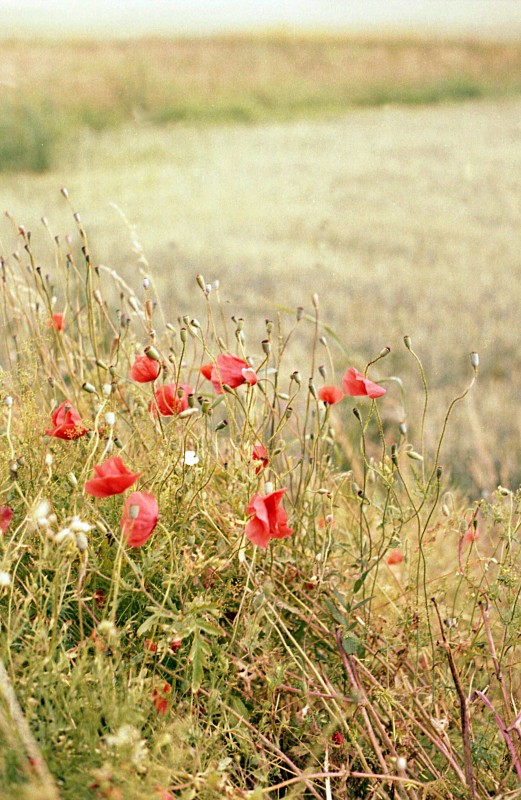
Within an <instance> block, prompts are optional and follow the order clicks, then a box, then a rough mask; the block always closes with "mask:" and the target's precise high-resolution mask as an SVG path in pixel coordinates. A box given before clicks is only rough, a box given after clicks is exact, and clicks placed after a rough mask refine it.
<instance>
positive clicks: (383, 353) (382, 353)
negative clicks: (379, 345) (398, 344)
mask: <svg viewBox="0 0 521 800" xmlns="http://www.w3.org/2000/svg"><path fill="white" fill-rule="evenodd" d="M390 352H391V348H390V347H384V348H383V350H380V354H379V356H378V358H385V356H388V355H389V353H390Z"/></svg>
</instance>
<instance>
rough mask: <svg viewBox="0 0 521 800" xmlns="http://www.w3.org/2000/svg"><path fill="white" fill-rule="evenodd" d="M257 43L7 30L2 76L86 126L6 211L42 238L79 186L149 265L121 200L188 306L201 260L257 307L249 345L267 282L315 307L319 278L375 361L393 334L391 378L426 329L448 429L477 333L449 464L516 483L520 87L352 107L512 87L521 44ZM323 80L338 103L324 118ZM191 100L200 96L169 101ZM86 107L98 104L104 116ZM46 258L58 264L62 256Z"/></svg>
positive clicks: (8, 195)
mask: <svg viewBox="0 0 521 800" xmlns="http://www.w3.org/2000/svg"><path fill="white" fill-rule="evenodd" d="M248 41H249V43H250V44H249V49H247V48H245V43H244V40H241V39H240V38H237V37H235V38H233V39H226V38H221V39H216V40H203V41H201V40H197V41H195V40H194V41H187V42H184V43H177V44H176V46H175V47H174V45H172V44H171V43H168V42H165V41H157V42H133V43H119V44H114V43H100V44H98V45H96V46H91V45H87V44H80V45H78V46H77V47H76V48H75V49H74V50H73V49H72V48H71V47H70V46H68V45H63V44H61V43H55V44H45V45H44V44H42V45H38V46H37V47H35V49H34V51H31V52H29V50H28V49H27V46H26V45H23V46H22V45H21V44H16V43H6V44H5V47H4V48H3V52H2V54H1V56H0V73H1V75H2V85H3V89H2V91H3V92H7V93H9V92H14V91H15V88H14V87H16V95H17V98H18V100H20V98H23V97H26V98H30V102H29V100H27V102H28V103H29V105H30V106H31V104H32V106H31V107H33V106H34V107H36V105H37V102H36V99H37V100H38V103H41V104H43V103H44V101H45V103H47V104H48V106H49V108H53V109H55V110H56V115H57V117H56V118H59V114H60V113H62V112H63V110H64V109H65V110H66V118H67V119H69V120H70V119H72V117H73V116H74V115H76V116H77V118H78V119H79V120H80V122H81V123H82V125H81V126H80V127H79V128H74V130H75V131H76V133H75V134H74V140H73V142H72V143H71V142H69V143H68V144H62V145H61V146H60V147H59V148H58V150H57V153H56V156H55V159H54V162H53V163H54V166H53V168H52V169H51V170H50V171H48V172H47V173H46V174H41V175H32V174H29V173H23V174H17V173H15V174H11V175H5V176H4V177H3V180H2V192H1V198H2V202H1V207H2V209H5V210H9V211H10V212H11V214H12V216H13V219H14V220H15V222H16V223H17V224H20V223H23V224H25V226H26V227H27V228H30V229H31V230H32V231H33V237H36V238H38V237H40V239H41V243H42V248H43V250H41V252H42V251H43V252H44V251H45V246H46V245H45V236H44V230H43V228H42V226H41V225H40V223H39V219H40V217H41V216H42V215H45V216H46V217H47V218H48V219H49V221H50V223H51V226H52V227H53V229H54V230H55V231H56V232H57V233H58V232H60V233H62V232H63V231H66V230H67V229H68V228H69V229H72V222H71V219H70V211H69V209H68V208H66V207H65V205H64V202H63V198H62V197H61V196H60V193H59V187H60V186H61V185H66V186H67V187H68V189H69V192H70V194H71V197H72V199H73V202H74V204H75V206H76V207H77V209H78V210H79V211H80V212H81V214H82V219H83V220H84V223H85V225H86V227H87V230H88V232H89V233H90V238H91V243H92V249H93V251H94V253H95V256H96V258H97V259H98V260H99V261H101V262H103V263H105V264H107V265H109V266H113V267H115V268H116V269H118V270H121V271H122V272H123V274H124V275H125V276H126V277H128V278H129V280H135V279H136V277H137V271H138V269H139V256H138V254H136V252H135V248H133V245H132V238H133V234H132V233H131V232H130V231H129V228H128V226H127V225H126V224H125V222H124V221H123V219H122V217H121V215H120V214H119V212H118V210H117V209H115V208H114V207H113V205H112V204H115V205H116V206H118V207H119V209H121V211H122V212H123V213H124V214H125V215H126V217H127V218H128V220H129V222H130V223H131V224H132V225H134V226H135V235H136V237H137V238H138V239H139V242H140V244H141V245H142V247H143V250H144V252H145V254H146V257H147V259H148V261H149V262H150V265H151V266H152V267H153V268H154V270H155V272H156V274H157V275H158V276H159V282H160V284H161V287H162V292H163V294H164V296H165V297H167V298H168V300H169V302H168V306H169V309H170V314H171V318H172V319H175V318H176V317H177V316H178V315H179V314H183V313H185V312H186V311H187V310H188V309H187V308H186V307H185V303H186V298H187V293H188V287H191V286H192V284H193V281H194V279H195V275H196V274H197V273H198V272H201V271H202V272H204V274H205V275H206V276H207V277H208V279H215V278H218V279H219V280H220V281H221V286H222V294H223V297H225V298H227V299H228V300H229V302H230V305H229V308H230V314H232V313H237V314H239V315H243V316H245V317H249V318H250V319H251V325H252V327H251V330H250V332H249V336H250V339H251V341H252V346H253V342H255V343H256V334H257V333H258V337H257V338H259V340H260V338H262V320H258V319H257V309H258V307H259V298H264V301H265V303H266V305H267V307H268V308H271V309H272V310H271V312H270V313H272V314H273V315H276V314H277V309H278V308H279V307H284V308H286V307H289V308H294V307H295V306H296V305H304V306H307V305H309V294H310V292H312V291H318V292H319V294H320V298H321V304H322V308H323V312H322V313H323V319H324V320H325V321H327V323H328V324H329V325H331V326H332V328H333V329H334V331H335V332H336V334H337V335H338V336H339V338H340V340H341V341H342V343H343V345H344V347H345V348H346V349H347V352H348V353H349V354H351V355H353V356H354V357H356V355H357V354H364V357H363V358H365V356H366V355H367V354H370V353H377V352H379V350H380V349H381V347H382V346H384V345H389V346H391V348H392V354H391V356H390V358H389V360H388V361H386V364H385V366H386V370H387V372H386V374H397V375H400V376H401V377H402V378H403V379H404V380H405V381H407V382H408V384H409V385H410V386H411V388H414V389H415V388H416V386H417V385H419V378H418V375H417V374H415V373H414V372H412V371H411V366H410V363H409V361H408V360H407V359H406V358H405V354H404V352H403V351H404V348H403V344H402V341H401V339H402V336H403V335H404V334H409V335H411V337H412V339H413V343H414V346H415V349H416V350H417V351H418V352H419V353H420V354H421V355H422V358H423V359H424V361H425V366H426V369H427V370H428V373H429V377H430V382H431V386H432V403H431V406H432V420H431V425H430V427H429V431H430V433H431V437H432V439H433V438H434V435H435V433H436V432H437V431H438V430H439V426H440V424H441V419H442V416H443V410H444V403H445V401H447V400H448V398H449V397H451V396H453V394H454V392H455V391H457V390H458V389H459V388H460V387H462V386H463V385H465V381H466V379H467V375H466V373H465V369H466V366H465V365H466V364H467V358H468V353H469V352H470V351H471V350H478V351H479V352H480V356H481V363H482V368H481V374H480V381H479V384H478V387H477V389H476V391H475V393H474V395H473V397H472V399H471V400H470V401H469V402H468V403H466V405H465V406H464V407H462V409H461V410H460V411H459V416H458V422H457V425H456V426H455V430H454V431H453V436H452V437H451V445H450V451H449V450H448V451H447V453H446V456H445V459H443V458H442V461H443V460H444V463H445V464H446V466H447V467H449V468H450V469H451V471H452V472H453V474H454V476H455V479H456V481H457V482H460V483H461V484H462V485H463V486H464V487H466V488H468V487H469V485H472V487H473V489H475V488H478V489H479V490H482V491H489V490H490V489H491V488H493V487H494V486H495V485H496V484H497V482H498V481H501V482H503V483H508V482H509V481H510V482H514V483H517V482H519V480H520V479H521V470H520V468H519V465H518V459H517V457H516V452H517V446H518V442H519V422H518V414H517V403H516V400H517V396H518V393H519V391H520V388H521V379H520V378H519V360H520V359H519V354H518V347H517V320H518V305H519V294H520V293H519V290H518V288H517V272H518V271H519V208H520V200H521V179H520V177H519V176H520V174H521V172H520V169H519V167H520V160H521V149H520V140H521V116H520V112H521V101H519V100H517V99H515V98H510V99H500V100H498V99H490V98H489V99H479V100H471V101H468V102H466V103H449V104H442V105H431V106H417V105H413V106H411V105H407V106H404V105H397V104H386V105H384V106H383V107H378V108H363V109H358V110H356V109H353V108H351V110H350V111H349V113H343V112H344V111H345V110H346V108H347V106H348V105H351V106H353V105H357V103H358V105H371V104H374V103H377V104H378V103H381V102H384V101H385V100H388V101H389V100H390V101H392V100H394V101H399V100H400V99H401V100H403V99H404V95H403V92H402V89H404V87H406V88H407V91H408V92H409V95H408V99H409V101H410V100H411V99H414V98H416V99H417V100H422V99H423V100H429V99H430V100H432V99H436V97H435V96H434V95H433V94H432V91H431V90H432V87H434V86H435V85H436V86H438V89H439V87H440V86H445V87H447V86H449V85H450V86H453V87H454V86H459V87H463V86H467V89H468V91H466V95H465V92H463V91H461V92H460V94H459V95H458V93H457V92H456V93H453V94H452V95H451V94H450V93H447V92H446V93H445V94H444V95H443V93H442V94H441V95H440V96H439V99H451V98H452V99H455V98H458V97H460V98H461V97H463V96H472V95H473V94H474V95H478V96H480V95H487V94H498V93H510V92H513V91H516V90H517V80H518V75H519V68H518V67H519V62H520V61H521V47H519V46H517V45H513V44H501V45H484V44H482V43H468V42H467V43H463V42H459V43H458V42H452V43H450V42H449V43H446V44H443V45H440V44H439V43H432V42H431V43H429V42H422V41H420V40H418V41H405V40H400V41H398V42H393V41H387V42H379V43H378V42H372V43H368V42H364V41H361V40H360V41H358V43H355V42H353V41H350V42H345V41H338V42H335V41H331V40H318V39H315V40H309V41H308V44H307V46H305V45H303V44H302V42H300V44H299V45H298V46H297V43H294V44H292V42H291V41H288V40H287V39H283V38H280V39H277V38H276V37H272V38H270V39H263V38H259V39H257V40H251V39H250V40H248ZM241 47H242V49H241ZM194 48H196V49H197V58H196V59H194ZM147 53H148V55H149V56H150V59H148V60H147V58H146V55H147ZM152 53H154V57H153V58H152ZM347 62H349V63H350V67H349V69H347V67H345V64H346V63H347ZM194 64H197V65H198V67H197V69H195V68H194ZM342 65H344V66H342ZM292 70H293V71H292ZM96 76H98V77H96ZM100 76H104V78H103V79H101V78H100ZM338 76H344V78H342V80H341V79H340V78H339V77H338ZM346 76H347V77H346ZM462 76H463V77H462ZM297 77H298V81H297ZM98 78H100V79H99V80H98ZM299 81H300V83H299ZM299 86H300V87H301V88H302V87H304V88H305V91H304V90H303V93H302V94H299V89H298V87H299ZM469 86H470V87H472V86H474V89H472V90H470V89H469ZM259 87H264V90H265V93H264V94H262V92H261V93H260V94H259V93H258V92H260V88H259ZM266 87H267V88H266ZM349 87H350V88H349ZM382 87H387V88H386V90H385V91H386V92H387V93H385V92H384V93H382V91H381V90H382ZM429 87H430V89H429ZM476 87H478V88H476ZM479 87H481V88H479ZM348 88H349V91H348ZM377 89H378V91H379V92H380V94H378V93H376V90H377ZM427 89H429V91H431V94H430V96H429V94H428V92H427ZM44 90H45V91H44ZM35 92H36V94H35ZM38 92H39V94H38ZM400 92H402V94H401V96H400ZM31 93H33V94H31ZM256 93H257V94H256ZM299 97H300V98H301V99H302V98H305V102H304V101H303V102H302V104H301V105H300V106H298V103H297V100H298V99H299ZM312 97H315V98H316V102H317V103H318V104H319V105H320V106H321V109H322V111H324V109H327V111H328V114H327V116H325V117H320V118H316V116H314V118H311V119H310V118H309V114H310V109H311V111H312V110H313V108H314V109H315V110H316V108H317V105H316V104H315V106H313V104H312V102H311V99H310V98H312ZM364 97H365V98H366V99H365V100H363V98H364ZM35 98H36V99H35ZM183 98H185V100H186V101H187V102H188V100H189V101H190V103H191V104H192V105H191V108H192V110H191V111H189V112H187V113H186V114H185V113H179V114H177V116H176V114H174V113H173V112H172V113H170V112H171V109H172V108H174V107H176V108H178V109H179V108H181V106H182V102H184V100H182V99H183ZM245 98H246V99H245ZM252 98H253V99H254V100H255V102H253V99H252ZM255 98H256V99H255ZM270 98H271V99H270ZM291 98H293V99H294V100H295V102H294V103H293V105H291V103H290V100H291ZM306 98H307V99H306ZM331 98H333V100H332V99H331ZM334 98H336V99H334ZM357 98H358V100H357ZM370 98H372V100H371V99H370ZM406 99H407V98H406ZM174 100H175V102H174ZM181 101H182V102H181ZM246 101H247V102H246ZM169 103H170V105H169ZM172 103H173V105H172ZM244 103H246V105H244ZM248 103H249V104H250V105H249V106H248ZM252 103H253V105H252ZM180 104H181V105H180ZM241 104H243V105H241ZM196 106H197V107H198V108H199V109H206V112H205V114H206V119H207V121H208V119H213V120H215V119H217V118H218V117H219V118H220V120H221V121H227V122H228V123H229V124H227V125H226V126H211V125H203V126H201V125H200V124H195V120H196V118H197V114H196V113H195V112H193V108H195V107H196ZM254 106H255V109H257V110H256V111H255V113H254V112H253V111H252V113H251V114H249V113H248V114H246V113H244V114H243V113H242V112H240V113H238V114H235V112H234V113H231V112H230V109H232V108H234V109H238V108H246V107H248V108H250V110H251V109H252V108H253V107H254ZM297 106H298V113H297V111H296V110H297ZM312 106H313V108H312ZM89 108H90V109H91V111H92V113H94V112H95V113H96V114H98V116H96V117H92V118H89V115H88V114H87V112H86V109H87V110H88V109H89ZM259 108H263V109H264V111H263V112H262V113H260V112H259ZM168 109H170V111H168ZM219 109H220V111H219V112H218V110H219ZM223 109H224V111H223ZM226 109H227V110H226ZM266 109H271V112H270V113H267V112H266ZM217 112H218V113H217ZM221 112H222V113H221ZM234 114H235V117H234ZM295 116H297V119H293V120H292V119H291V117H295ZM302 116H304V117H306V116H307V117H308V118H301V117H302ZM183 117H184V118H185V119H186V120H188V121H185V122H183V123H182V124H175V125H174V124H169V125H165V124H163V125H161V126H159V127H158V126H157V125H155V124H153V123H154V122H158V121H162V122H166V121H168V120H175V119H177V120H179V119H183ZM270 117H271V119H270ZM116 119H117V120H118V121H119V122H120V123H121V124H120V125H119V126H118V127H112V125H111V124H109V123H111V121H115V120H116ZM234 119H235V121H237V120H241V119H246V120H250V122H251V121H253V120H256V119H257V120H261V121H257V122H256V123H252V124H248V125H244V124H232V123H233V122H234ZM125 120H126V122H125ZM131 120H133V121H131ZM89 126H90V127H89ZM93 127H94V128H98V130H97V131H96V130H93ZM0 237H1V240H2V248H3V249H4V251H5V252H11V251H12V250H13V249H14V248H15V247H16V238H15V228H14V227H13V226H12V224H11V222H10V221H9V220H8V219H4V220H3V221H2V223H1V225H0ZM47 250H48V252H49V259H51V250H52V249H51V246H50V244H49V246H48V248H47ZM42 266H44V269H49V270H52V261H51V260H50V261H49V264H48V265H42ZM281 313H285V312H281ZM255 326H256V327H255ZM332 347H333V350H334V352H335V354H336V356H337V357H338V359H339V361H340V360H341V359H343V358H344V355H343V352H342V350H341V348H340V346H337V345H336V344H335V343H333V342H332ZM363 358H361V361H363ZM324 361H326V354H324ZM414 393H415V392H412V394H414ZM412 411H414V409H412ZM392 414H394V416H395V417H396V416H399V415H401V414H402V410H401V409H400V408H396V409H394V410H392V411H391V415H392ZM411 416H413V415H411Z"/></svg>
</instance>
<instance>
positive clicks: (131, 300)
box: [128, 295, 139, 313]
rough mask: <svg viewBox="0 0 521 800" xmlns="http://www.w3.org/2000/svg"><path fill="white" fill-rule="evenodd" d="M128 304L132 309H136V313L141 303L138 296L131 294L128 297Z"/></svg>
mask: <svg viewBox="0 0 521 800" xmlns="http://www.w3.org/2000/svg"><path fill="white" fill-rule="evenodd" d="M128 304H129V306H130V308H131V309H132V311H135V312H136V313H137V312H138V311H139V303H138V301H137V298H135V297H134V295H130V297H129V298H128Z"/></svg>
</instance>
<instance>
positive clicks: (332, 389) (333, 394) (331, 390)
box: [318, 386, 344, 406]
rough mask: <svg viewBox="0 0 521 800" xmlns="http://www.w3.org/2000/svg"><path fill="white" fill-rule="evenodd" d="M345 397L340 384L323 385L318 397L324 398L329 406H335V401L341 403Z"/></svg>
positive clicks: (323, 400)
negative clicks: (339, 386)
mask: <svg viewBox="0 0 521 800" xmlns="http://www.w3.org/2000/svg"><path fill="white" fill-rule="evenodd" d="M343 397H344V393H343V391H342V389H339V388H338V386H322V387H321V388H320V389H319V390H318V399H319V400H322V402H323V403H327V404H328V406H334V405H335V403H339V402H340V400H342V398H343Z"/></svg>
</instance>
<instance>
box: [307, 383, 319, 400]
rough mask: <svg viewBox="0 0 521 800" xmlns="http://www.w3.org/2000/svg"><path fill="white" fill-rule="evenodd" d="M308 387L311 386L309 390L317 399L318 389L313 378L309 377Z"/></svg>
mask: <svg viewBox="0 0 521 800" xmlns="http://www.w3.org/2000/svg"><path fill="white" fill-rule="evenodd" d="M308 387H309V392H310V394H311V396H312V397H314V398H315V400H316V399H317V390H316V387H315V384H314V383H313V379H312V378H310V379H309V383H308Z"/></svg>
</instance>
